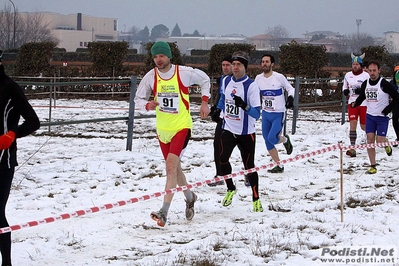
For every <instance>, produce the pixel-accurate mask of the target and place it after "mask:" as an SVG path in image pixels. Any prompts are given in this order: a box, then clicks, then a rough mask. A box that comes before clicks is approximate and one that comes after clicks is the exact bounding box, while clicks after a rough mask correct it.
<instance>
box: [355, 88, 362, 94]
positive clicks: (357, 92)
mask: <svg viewBox="0 0 399 266" xmlns="http://www.w3.org/2000/svg"><path fill="white" fill-rule="evenodd" d="M360 91H361V90H360V88H356V89H355V90H354V91H353V92H354V93H355V94H360Z"/></svg>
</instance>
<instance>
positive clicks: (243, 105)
mask: <svg viewBox="0 0 399 266" xmlns="http://www.w3.org/2000/svg"><path fill="white" fill-rule="evenodd" d="M233 99H234V102H235V105H236V106H238V107H241V108H242V109H244V111H248V109H249V108H248V107H247V106H248V105H247V103H246V102H244V101H243V100H242V99H241V97H240V96H236V95H233Z"/></svg>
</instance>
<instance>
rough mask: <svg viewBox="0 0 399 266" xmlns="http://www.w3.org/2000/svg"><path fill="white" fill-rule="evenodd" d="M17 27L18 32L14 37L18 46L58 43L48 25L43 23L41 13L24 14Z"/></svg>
mask: <svg viewBox="0 0 399 266" xmlns="http://www.w3.org/2000/svg"><path fill="white" fill-rule="evenodd" d="M18 26H19V31H18V34H17V37H16V39H17V44H18V46H21V45H22V44H24V43H28V42H54V43H58V40H57V39H56V38H55V37H54V36H53V35H52V34H51V30H50V28H49V25H48V23H47V24H46V23H45V21H44V18H43V14H42V13H39V12H35V13H26V16H25V17H24V18H22V19H21V24H20V25H18Z"/></svg>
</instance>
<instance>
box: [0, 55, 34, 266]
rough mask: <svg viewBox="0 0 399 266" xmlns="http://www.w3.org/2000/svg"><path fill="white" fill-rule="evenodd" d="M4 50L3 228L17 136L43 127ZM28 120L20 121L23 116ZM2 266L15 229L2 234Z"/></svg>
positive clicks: (0, 72) (0, 106)
mask: <svg viewBox="0 0 399 266" xmlns="http://www.w3.org/2000/svg"><path fill="white" fill-rule="evenodd" d="M2 56H3V51H0V113H1V119H0V228H3V227H8V226H9V224H8V222H7V218H6V215H5V209H6V204H7V200H8V196H9V194H10V189H11V183H12V179H13V177H14V170H15V166H17V165H18V163H17V142H16V139H17V138H22V137H25V136H27V135H29V134H31V133H32V132H34V131H35V130H37V129H38V128H39V127H40V122H39V118H38V117H37V115H36V112H35V111H34V110H33V108H32V106H31V105H30V104H29V102H28V100H27V98H26V96H25V94H24V92H23V91H22V89H21V87H20V86H19V85H18V84H17V83H16V82H15V81H14V80H12V79H11V78H10V77H9V76H7V75H6V73H5V71H4V66H3V63H2V61H1V58H2ZM21 117H22V118H23V119H24V121H23V122H22V123H21V124H19V120H20V118H21ZM0 252H1V257H2V264H1V265H2V266H10V265H11V232H8V233H4V234H0Z"/></svg>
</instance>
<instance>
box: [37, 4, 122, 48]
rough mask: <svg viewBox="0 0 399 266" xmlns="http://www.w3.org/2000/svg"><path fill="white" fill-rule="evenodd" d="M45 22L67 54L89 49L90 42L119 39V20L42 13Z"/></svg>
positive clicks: (81, 15)
mask: <svg viewBox="0 0 399 266" xmlns="http://www.w3.org/2000/svg"><path fill="white" fill-rule="evenodd" d="M40 14H41V15H42V17H43V22H44V23H45V25H48V28H49V29H50V30H51V33H52V34H53V36H54V37H56V38H57V39H58V40H59V44H58V47H59V48H65V49H66V51H67V52H75V51H76V49H77V48H84V47H87V44H88V43H89V42H101V41H116V40H117V38H118V20H117V19H116V18H100V17H92V16H89V15H84V14H82V13H77V14H69V15H62V14H58V13H51V12H41V13H40Z"/></svg>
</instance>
